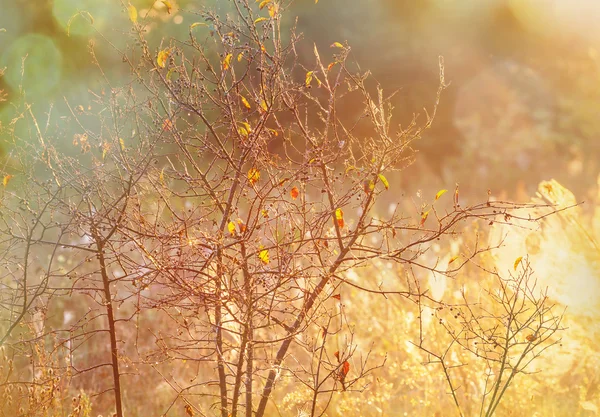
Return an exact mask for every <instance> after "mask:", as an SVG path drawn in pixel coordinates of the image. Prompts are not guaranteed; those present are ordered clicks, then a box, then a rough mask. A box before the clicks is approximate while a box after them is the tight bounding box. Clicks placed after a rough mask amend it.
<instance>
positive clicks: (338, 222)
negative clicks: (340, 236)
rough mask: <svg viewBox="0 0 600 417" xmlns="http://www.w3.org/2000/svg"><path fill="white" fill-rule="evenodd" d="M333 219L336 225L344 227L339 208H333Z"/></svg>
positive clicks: (342, 213) (342, 214) (341, 212)
mask: <svg viewBox="0 0 600 417" xmlns="http://www.w3.org/2000/svg"><path fill="white" fill-rule="evenodd" d="M335 219H336V220H337V224H338V226H339V227H340V229H341V228H343V227H344V212H343V211H342V209H341V208H338V209H336V210H335Z"/></svg>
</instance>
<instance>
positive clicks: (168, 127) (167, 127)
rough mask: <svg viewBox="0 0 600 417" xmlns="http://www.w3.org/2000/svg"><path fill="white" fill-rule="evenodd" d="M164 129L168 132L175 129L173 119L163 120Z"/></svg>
mask: <svg viewBox="0 0 600 417" xmlns="http://www.w3.org/2000/svg"><path fill="white" fill-rule="evenodd" d="M162 129H163V130H165V131H167V132H168V131H170V130H172V129H173V122H172V121H171V119H165V120H164V121H163V124H162Z"/></svg>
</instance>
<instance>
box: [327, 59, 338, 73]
mask: <svg viewBox="0 0 600 417" xmlns="http://www.w3.org/2000/svg"><path fill="white" fill-rule="evenodd" d="M335 64H337V61H334V62H332V63H331V64H329V65H327V71H330V70H331V68H333V66H334V65H335Z"/></svg>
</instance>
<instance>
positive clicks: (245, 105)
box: [240, 94, 252, 110]
mask: <svg viewBox="0 0 600 417" xmlns="http://www.w3.org/2000/svg"><path fill="white" fill-rule="evenodd" d="M240 99H241V100H242V104H243V105H244V107H246V108H247V109H248V110H250V109H251V108H252V107H251V106H250V103H248V100H246V97H244V96H243V95H241V94H240Z"/></svg>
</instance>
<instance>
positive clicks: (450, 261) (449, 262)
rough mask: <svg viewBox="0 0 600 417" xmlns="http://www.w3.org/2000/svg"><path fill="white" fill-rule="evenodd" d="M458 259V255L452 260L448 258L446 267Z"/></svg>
mask: <svg viewBox="0 0 600 417" xmlns="http://www.w3.org/2000/svg"><path fill="white" fill-rule="evenodd" d="M459 257H460V255H455V256H453V257H452V258H450V260H449V261H448V265H450V264H451V263H452V262H454V261H456V260H457V259H458V258H459Z"/></svg>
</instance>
